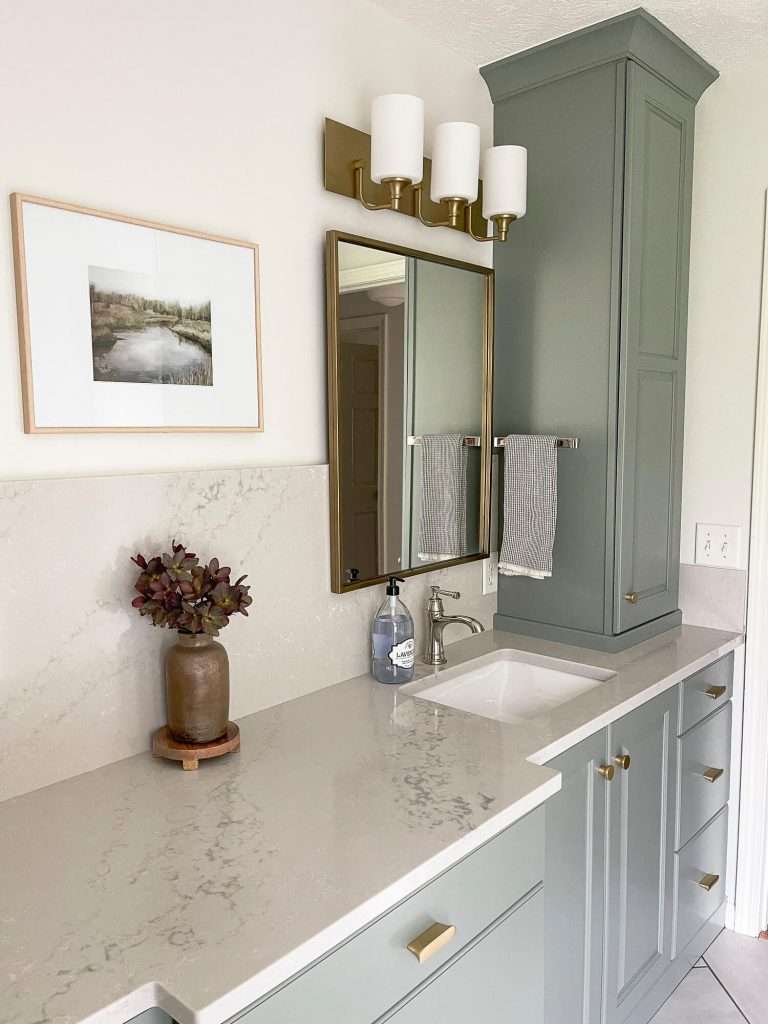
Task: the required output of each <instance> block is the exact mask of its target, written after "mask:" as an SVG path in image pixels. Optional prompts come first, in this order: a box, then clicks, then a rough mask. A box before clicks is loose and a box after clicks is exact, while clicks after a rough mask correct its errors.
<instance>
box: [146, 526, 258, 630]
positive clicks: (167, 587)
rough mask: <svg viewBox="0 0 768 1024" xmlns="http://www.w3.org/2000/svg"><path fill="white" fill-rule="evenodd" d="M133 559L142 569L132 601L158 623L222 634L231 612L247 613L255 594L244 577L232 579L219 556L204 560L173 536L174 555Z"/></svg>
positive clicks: (154, 623) (227, 567) (172, 547)
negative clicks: (205, 561)
mask: <svg viewBox="0 0 768 1024" xmlns="http://www.w3.org/2000/svg"><path fill="white" fill-rule="evenodd" d="M131 561H132V562H133V563H134V564H135V565H137V566H138V567H139V569H140V570H141V572H140V573H139V575H138V577H137V579H136V582H135V584H134V590H136V591H138V595H139V596H138V597H134V598H133V600H132V601H131V604H132V606H133V607H134V608H136V609H137V610H138V612H139V614H140V615H144V616H147V617H148V618H150V619H151V620H152V624H153V625H154V626H165V627H167V628H169V629H178V630H179V631H180V632H183V633H195V634H199V633H206V634H208V635H209V636H218V635H219V630H221V629H223V628H224V627H225V626H227V625H228V624H229V620H230V617H231V616H232V615H234V614H235V613H238V614H240V615H247V614H248V612H247V608H248V606H249V605H250V604H251V603H252V598H251V597H250V595H249V594H248V591H249V589H250V588H249V587H247V586H244V585H243V580H244V579H245V578H246V577H245V576H240V577H239V579H238V580H237V581H236V582H235V583H231V582H230V576H231V573H232V570H231V568H230V567H229V566H228V565H221V564H220V562H219V560H218V558H212V559H211V560H210V561H209V562H208V564H207V565H201V564H200V560H199V559H198V557H197V555H196V554H195V553H194V552H193V551H188V550H187V549H186V548H185V547H184V545H183V544H177V543H176V541H175V540H174V541H173V542H172V544H171V553H170V554H169V553H165V554H163V555H153V556H152V557H151V558H149V559H147V558H145V557H144V555H141V554H137V555H135V556H134V557H132V558H131Z"/></svg>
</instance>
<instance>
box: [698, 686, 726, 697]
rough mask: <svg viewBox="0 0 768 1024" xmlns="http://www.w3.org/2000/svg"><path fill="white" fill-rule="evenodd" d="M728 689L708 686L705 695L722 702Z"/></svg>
mask: <svg viewBox="0 0 768 1024" xmlns="http://www.w3.org/2000/svg"><path fill="white" fill-rule="evenodd" d="M727 689H728V687H727V686H708V687H707V688H706V690H705V691H704V693H706V695H707V696H708V697H711V698H712V700H720V698H721V697H722V696H723V694H724V693H725V691H726V690H727Z"/></svg>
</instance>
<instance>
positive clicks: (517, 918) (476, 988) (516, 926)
mask: <svg viewBox="0 0 768 1024" xmlns="http://www.w3.org/2000/svg"><path fill="white" fill-rule="evenodd" d="M543 951H544V895H543V893H542V891H541V890H540V889H539V890H538V892H536V893H535V894H534V895H533V896H531V897H530V898H529V899H527V900H526V901H525V902H524V903H523V904H522V905H521V906H517V907H515V908H513V909H512V910H510V911H509V913H507V914H506V915H505V916H504V917H503V918H502V920H501V921H499V922H498V923H496V924H494V925H493V926H492V928H490V929H489V930H488V932H487V933H486V934H484V935H483V936H482V937H481V938H480V939H479V941H477V942H471V943H470V944H469V947H468V948H467V949H466V951H462V952H461V953H460V954H459V956H458V957H457V958H456V960H455V961H453V962H452V963H450V964H449V965H447V967H446V968H445V970H443V971H436V972H435V975H434V976H433V980H432V981H430V982H428V983H427V985H426V986H425V987H424V988H423V989H422V990H421V991H419V992H417V993H416V994H415V995H414V997H413V998H412V999H409V1000H408V1001H407V1002H406V1003H405V1005H404V1006H402V1007H401V1008H400V1009H399V1010H397V1011H396V1012H395V1013H394V1014H393V1015H392V1016H391V1017H390V1016H387V1017H386V1021H387V1024H390V1022H391V1024H438V1022H439V1024H468V1022H469V1021H483V1022H484V1024H485V1022H488V1024H491V1022H492V1021H496V1022H498V1024H503V1022H511V1021H520V1022H525V1024H544V952H543ZM382 1024H383V1022H382Z"/></svg>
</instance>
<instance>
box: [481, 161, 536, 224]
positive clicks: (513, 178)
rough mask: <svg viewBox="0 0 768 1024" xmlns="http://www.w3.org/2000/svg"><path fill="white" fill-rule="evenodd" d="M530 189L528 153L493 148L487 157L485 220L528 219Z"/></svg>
mask: <svg viewBox="0 0 768 1024" xmlns="http://www.w3.org/2000/svg"><path fill="white" fill-rule="evenodd" d="M527 189H528V150H527V149H526V148H525V147H524V146H493V147H492V148H491V149H486V151H485V153H484V154H483V217H485V219H486V220H490V219H491V217H498V216H500V215H502V214H506V215H507V216H509V215H513V216H515V217H524V216H525V209H526V194H527Z"/></svg>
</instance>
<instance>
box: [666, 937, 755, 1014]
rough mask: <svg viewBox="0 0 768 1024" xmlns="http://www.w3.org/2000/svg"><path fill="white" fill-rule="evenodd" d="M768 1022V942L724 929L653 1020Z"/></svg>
mask: <svg viewBox="0 0 768 1024" xmlns="http://www.w3.org/2000/svg"><path fill="white" fill-rule="evenodd" d="M745 1021H747V1022H748V1024H768V942H766V941H765V940H761V939H749V938H747V937H746V936H744V935H736V934H735V933H734V932H722V933H721V934H720V935H719V936H718V937H717V939H716V940H715V941H714V942H713V943H712V945H711V946H710V947H709V949H708V950H707V952H706V953H705V954H704V957H703V958H702V960H700V961H699V963H698V964H697V965H696V967H694V969H693V970H692V971H691V972H690V974H688V976H687V977H686V978H685V980H684V981H683V983H682V984H681V985H680V986H679V987H678V988H677V989H676V990H675V991H674V992H673V993H672V995H671V996H670V997H669V999H668V1000H667V1001H666V1003H665V1004H664V1005H663V1006H662V1008H661V1009H660V1010H659V1012H658V1013H657V1014H656V1016H655V1017H654V1018H653V1021H652V1022H651V1024H744V1022H745Z"/></svg>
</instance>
